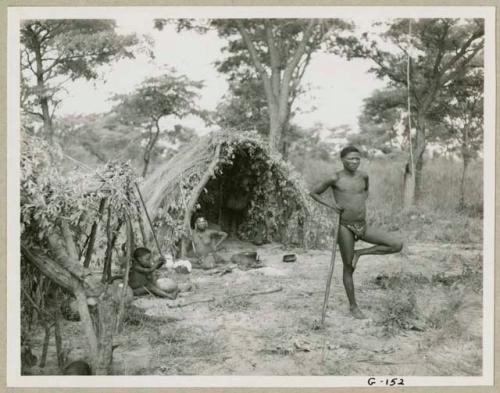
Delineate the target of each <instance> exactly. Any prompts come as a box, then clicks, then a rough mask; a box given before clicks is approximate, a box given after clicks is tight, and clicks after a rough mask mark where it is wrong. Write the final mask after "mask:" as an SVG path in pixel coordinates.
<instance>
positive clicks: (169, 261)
mask: <svg viewBox="0 0 500 393" xmlns="http://www.w3.org/2000/svg"><path fill="white" fill-rule="evenodd" d="M164 257H165V267H166V268H167V269H174V268H175V265H176V263H177V262H179V261H180V260H179V261H177V262H174V258H173V257H172V254H166V255H164Z"/></svg>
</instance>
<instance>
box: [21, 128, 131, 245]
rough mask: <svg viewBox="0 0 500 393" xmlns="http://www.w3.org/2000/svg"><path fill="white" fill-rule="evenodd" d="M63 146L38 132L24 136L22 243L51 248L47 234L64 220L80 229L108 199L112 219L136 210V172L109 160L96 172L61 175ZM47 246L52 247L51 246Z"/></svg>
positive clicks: (91, 219) (96, 213) (82, 230)
mask: <svg viewBox="0 0 500 393" xmlns="http://www.w3.org/2000/svg"><path fill="white" fill-rule="evenodd" d="M62 159H63V155H62V152H61V150H60V148H59V147H56V146H51V145H49V144H48V142H46V141H44V140H42V139H38V138H36V137H34V138H32V139H30V140H29V141H26V140H23V143H22V152H21V186H20V190H21V237H22V240H23V242H24V243H26V244H29V245H31V246H36V247H39V248H42V249H47V245H46V243H45V242H46V240H47V237H48V236H49V235H50V234H52V233H53V232H57V231H58V225H59V223H60V222H61V220H65V221H67V222H68V223H69V225H70V227H72V228H74V232H75V233H76V234H78V235H79V234H82V233H84V232H85V230H86V229H87V226H88V225H89V224H91V223H93V222H94V221H95V220H96V219H98V206H99V203H100V201H101V200H102V199H104V198H105V199H106V200H107V203H108V208H109V209H112V211H113V212H114V214H113V217H112V219H113V222H116V221H117V220H119V219H120V218H123V217H124V215H129V216H131V217H134V216H135V215H136V213H135V212H136V203H137V199H136V197H135V193H134V192H133V188H132V187H133V183H134V181H135V179H136V177H135V174H134V172H133V170H132V169H131V167H130V166H129V165H128V164H126V163H125V164H122V163H117V162H109V163H107V164H106V165H104V166H102V167H100V168H98V169H96V170H95V172H93V173H81V172H74V173H72V174H65V175H62V174H61V172H60V170H59V169H58V168H59V167H60V166H61V162H62ZM47 251H48V250H47Z"/></svg>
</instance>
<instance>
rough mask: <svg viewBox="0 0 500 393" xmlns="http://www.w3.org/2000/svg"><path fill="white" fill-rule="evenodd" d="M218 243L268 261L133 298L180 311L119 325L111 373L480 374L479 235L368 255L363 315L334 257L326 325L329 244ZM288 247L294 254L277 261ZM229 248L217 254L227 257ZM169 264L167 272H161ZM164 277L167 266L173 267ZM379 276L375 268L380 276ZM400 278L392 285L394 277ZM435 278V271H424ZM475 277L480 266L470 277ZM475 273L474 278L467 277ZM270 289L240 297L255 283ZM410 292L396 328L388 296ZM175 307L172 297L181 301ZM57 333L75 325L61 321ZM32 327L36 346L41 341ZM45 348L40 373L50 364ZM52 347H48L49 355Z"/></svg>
mask: <svg viewBox="0 0 500 393" xmlns="http://www.w3.org/2000/svg"><path fill="white" fill-rule="evenodd" d="M226 247H227V249H228V250H229V249H230V250H231V252H235V250H237V249H241V250H251V249H255V250H258V252H259V255H260V257H261V259H262V261H263V262H264V265H265V267H263V268H260V269H252V270H248V271H242V270H239V269H235V270H234V271H233V272H231V273H228V274H225V275H223V276H218V275H211V274H209V273H208V272H204V271H199V270H194V271H193V273H192V274H190V275H175V277H176V279H177V280H179V281H191V283H192V284H193V290H192V291H191V292H189V293H185V294H183V296H181V297H180V298H179V299H177V300H175V301H169V300H164V299H157V298H153V297H143V298H140V299H137V300H135V301H134V305H135V306H136V307H139V308H141V309H142V310H145V312H146V314H147V315H152V316H161V317H165V316H168V317H171V319H180V320H178V321H172V322H162V323H157V322H154V323H153V322H151V321H147V320H144V321H141V320H139V321H137V320H136V321H135V322H134V323H127V325H126V326H125V329H124V332H123V334H122V335H121V336H119V337H117V338H116V339H117V343H119V344H120V346H119V347H118V348H117V349H116V350H115V352H114V363H113V367H114V372H115V374H120V375H137V374H147V375H191V374H192V375H480V374H481V373H482V365H481V358H482V355H481V350H482V349H481V336H482V291H481V282H480V278H481V277H480V276H479V281H478V282H476V284H477V285H476V286H475V287H474V286H473V285H472V284H473V282H472V281H470V280H466V279H462V278H461V277H464V274H466V273H464V266H468V267H472V269H473V270H474V271H475V272H476V273H477V271H481V264H482V253H481V245H470V244H469V245H463V244H438V243H427V244H422V243H419V244H414V245H411V244H410V245H408V246H407V247H406V249H405V250H404V252H403V253H402V254H396V255H389V256H366V257H362V258H361V259H360V262H359V264H358V268H357V270H356V272H355V284H356V294H357V299H358V303H359V305H360V307H361V309H362V310H363V311H364V313H365V314H366V315H367V316H368V319H366V320H356V319H353V318H352V317H351V316H350V314H349V309H348V303H347V299H346V296H345V293H344V289H343V286H342V262H341V259H340V255H337V259H336V267H335V274H334V279H333V285H332V290H331V298H330V304H329V309H328V313H327V319H326V327H325V329H315V325H316V323H315V322H316V321H319V320H320V318H321V308H322V304H323V297H324V291H325V284H326V274H327V272H328V269H329V264H330V254H331V253H330V252H328V251H315V250H311V251H308V252H303V251H301V250H284V249H283V248H281V246H280V245H277V244H271V245H265V246H263V247H259V248H258V249H257V248H256V247H255V246H252V245H249V244H243V243H240V242H233V243H232V244H231V243H230V244H228V245H227V246H226ZM290 251H294V252H296V253H297V255H298V259H297V262H295V263H284V262H282V260H281V258H282V256H283V254H285V253H289V252H290ZM229 254H230V253H229V251H227V252H226V255H229ZM163 274H165V275H166V274H167V272H163ZM170 276H171V274H170ZM377 277H378V278H377ZM397 277H407V281H404V282H403V283H402V284H401V285H399V286H397V287H391V285H390V283H391V280H392V279H394V278H397ZM433 277H434V278H433ZM475 277H476V278H477V274H476V276H475ZM476 281H477V280H476ZM279 288H282V289H281V290H280V291H279V292H274V293H270V294H262V295H255V296H248V294H249V293H252V292H255V291H265V290H272V289H279ZM407 290H411V291H413V293H414V295H415V299H416V307H415V309H412V310H410V312H409V313H410V314H411V315H410V317H409V318H407V319H406V321H403V322H404V323H403V326H402V327H401V326H399V327H396V328H392V329H388V323H389V322H388V321H391V313H392V314H394V312H395V311H394V310H396V314H395V315H392V317H393V319H396V320H398V318H399V316H398V315H399V314H398V313H397V307H396V308H394V307H392V306H391V304H392V303H393V302H394V301H396V302H397V301H398V300H400V299H399V298H400V297H401V296H402V294H404V293H406V292H405V291H407ZM200 300H201V301H204V300H210V301H206V302H200V303H193V304H190V305H187V306H184V307H176V306H177V305H179V304H180V305H182V304H186V303H190V302H196V301H200ZM65 331H66V335H65V337H68V336H69V335H71V336H72V337H76V336H78V334H79V330H78V323H75V322H73V323H71V322H66V323H65ZM41 338H42V337H40V346H41ZM65 344H66V345H70V346H72V347H73V350H72V352H71V354H70V357H73V358H76V357H79V356H82V355H84V351H85V345H84V341H83V340H81V339H76V340H73V341H71V342H66V343H65ZM53 351H54V348H52V347H51V351H50V352H49V359H51V360H50V362H49V364H48V365H47V366H46V368H45V370H43V373H56V372H55V371H54V370H55V364H54V361H55V354H53ZM53 355H54V356H53Z"/></svg>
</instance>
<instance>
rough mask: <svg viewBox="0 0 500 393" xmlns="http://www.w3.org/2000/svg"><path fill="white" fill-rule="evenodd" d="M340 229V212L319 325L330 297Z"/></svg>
mask: <svg viewBox="0 0 500 393" xmlns="http://www.w3.org/2000/svg"><path fill="white" fill-rule="evenodd" d="M339 229H340V214H338V217H337V228H335V236H334V237H333V251H332V258H331V262H330V271H329V273H328V277H327V280H326V290H325V300H324V301H323V311H322V312H321V326H322V327H324V326H325V317H326V309H327V307H328V298H329V297H330V287H331V285H332V277H333V270H334V268H335V254H336V251H337V242H338V238H339Z"/></svg>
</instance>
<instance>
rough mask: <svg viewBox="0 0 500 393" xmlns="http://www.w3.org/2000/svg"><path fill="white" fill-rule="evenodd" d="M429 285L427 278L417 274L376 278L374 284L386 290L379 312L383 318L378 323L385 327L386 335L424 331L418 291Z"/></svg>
mask: <svg viewBox="0 0 500 393" xmlns="http://www.w3.org/2000/svg"><path fill="white" fill-rule="evenodd" d="M428 283H429V280H428V279H427V278H426V277H424V276H422V275H416V274H403V275H394V276H387V275H379V276H377V277H376V278H375V280H374V284H375V285H376V286H378V287H380V288H382V289H384V290H385V292H384V293H385V296H384V297H383V298H382V300H381V304H380V308H381V310H380V311H379V312H378V314H379V315H380V316H381V317H380V319H379V320H378V321H377V322H378V324H379V325H382V326H383V332H384V334H385V335H387V336H393V335H396V334H398V333H399V332H400V331H401V330H409V329H414V330H422V329H423V326H424V325H425V322H424V318H423V315H422V313H421V311H420V309H419V307H418V305H417V289H418V288H419V287H421V286H423V285H426V284H428Z"/></svg>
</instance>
